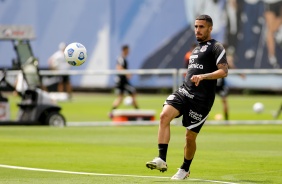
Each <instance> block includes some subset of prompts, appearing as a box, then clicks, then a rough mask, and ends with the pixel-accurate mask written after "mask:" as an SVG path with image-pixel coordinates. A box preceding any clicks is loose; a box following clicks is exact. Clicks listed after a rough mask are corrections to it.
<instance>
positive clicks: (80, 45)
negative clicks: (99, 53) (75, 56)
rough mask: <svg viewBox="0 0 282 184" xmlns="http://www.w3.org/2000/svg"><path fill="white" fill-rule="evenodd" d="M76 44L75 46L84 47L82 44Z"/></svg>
mask: <svg viewBox="0 0 282 184" xmlns="http://www.w3.org/2000/svg"><path fill="white" fill-rule="evenodd" d="M76 46H77V48H84V46H83V45H82V44H80V43H77V44H76Z"/></svg>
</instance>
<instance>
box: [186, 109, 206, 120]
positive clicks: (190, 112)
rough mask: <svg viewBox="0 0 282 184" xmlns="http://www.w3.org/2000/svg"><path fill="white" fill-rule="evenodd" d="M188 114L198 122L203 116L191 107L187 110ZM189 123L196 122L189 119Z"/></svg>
mask: <svg viewBox="0 0 282 184" xmlns="http://www.w3.org/2000/svg"><path fill="white" fill-rule="evenodd" d="M189 116H190V117H191V118H193V119H194V120H197V121H198V122H199V121H202V118H203V115H202V114H198V113H197V112H195V111H192V110H191V109H190V111H189ZM191 123H196V122H193V121H191Z"/></svg>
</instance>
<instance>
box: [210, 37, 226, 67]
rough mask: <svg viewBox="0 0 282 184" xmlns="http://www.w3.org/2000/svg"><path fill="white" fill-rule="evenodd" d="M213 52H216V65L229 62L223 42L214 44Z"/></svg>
mask: <svg viewBox="0 0 282 184" xmlns="http://www.w3.org/2000/svg"><path fill="white" fill-rule="evenodd" d="M213 53H214V56H215V60H216V65H218V64H222V63H226V64H227V59H226V51H225V49H224V47H223V45H222V44H221V43H219V42H217V43H216V44H215V45H214V48H213Z"/></svg>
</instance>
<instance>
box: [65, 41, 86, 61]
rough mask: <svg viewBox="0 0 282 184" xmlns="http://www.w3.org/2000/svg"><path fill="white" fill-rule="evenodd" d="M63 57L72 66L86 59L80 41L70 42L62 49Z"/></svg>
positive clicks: (84, 50)
mask: <svg viewBox="0 0 282 184" xmlns="http://www.w3.org/2000/svg"><path fill="white" fill-rule="evenodd" d="M64 55H65V59H66V61H67V62H68V64H70V65H72V66H80V65H82V64H83V63H84V62H85V60H86V59H87V51H86V48H85V47H84V46H83V45H82V44H81V43H77V42H75V43H71V44H69V45H68V46H67V47H66V48H65V51H64Z"/></svg>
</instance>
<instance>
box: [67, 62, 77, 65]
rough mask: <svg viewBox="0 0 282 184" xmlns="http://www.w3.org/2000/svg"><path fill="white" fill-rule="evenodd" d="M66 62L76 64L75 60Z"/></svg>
mask: <svg viewBox="0 0 282 184" xmlns="http://www.w3.org/2000/svg"><path fill="white" fill-rule="evenodd" d="M68 63H69V64H70V65H72V66H75V65H76V62H75V61H68Z"/></svg>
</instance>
